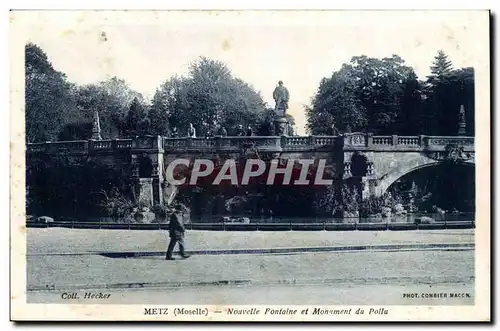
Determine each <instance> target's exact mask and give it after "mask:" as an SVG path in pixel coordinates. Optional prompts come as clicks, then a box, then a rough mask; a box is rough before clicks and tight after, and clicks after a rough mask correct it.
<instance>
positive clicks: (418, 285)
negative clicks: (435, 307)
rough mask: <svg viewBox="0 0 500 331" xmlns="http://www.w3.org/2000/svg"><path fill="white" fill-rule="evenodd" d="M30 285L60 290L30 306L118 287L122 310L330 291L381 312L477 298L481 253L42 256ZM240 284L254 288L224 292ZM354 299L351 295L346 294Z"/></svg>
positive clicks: (31, 268)
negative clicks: (407, 301)
mask: <svg viewBox="0 0 500 331" xmlns="http://www.w3.org/2000/svg"><path fill="white" fill-rule="evenodd" d="M27 280H28V288H29V289H32V290H39V289H44V288H53V289H55V290H54V291H52V292H51V293H45V294H43V293H40V292H38V291H29V293H28V299H29V300H30V301H31V300H44V299H48V298H51V299H54V300H56V302H61V301H63V300H61V299H60V295H61V294H62V293H64V292H71V291H79V290H88V291H92V290H93V289H105V288H106V287H108V288H109V287H111V290H117V289H120V288H121V289H122V291H119V292H117V293H122V294H123V296H121V298H122V299H117V297H116V296H114V299H113V300H123V302H122V303H134V301H136V300H140V299H141V298H146V297H148V293H149V294H151V295H152V297H156V298H157V299H158V300H160V301H161V300H162V299H161V298H162V296H161V294H160V293H165V291H166V290H165V289H168V291H167V292H168V293H169V294H168V297H169V298H171V299H172V300H174V301H177V300H180V301H183V300H184V301H185V300H188V301H190V300H196V302H193V301H191V302H192V303H193V304H194V303H201V302H205V301H206V300H209V299H211V298H216V297H217V296H222V297H223V298H225V299H224V300H226V301H225V302H229V303H232V304H237V303H239V302H240V301H241V302H244V303H254V304H259V303H268V302H267V300H269V299H272V300H274V301H276V302H275V303H276V304H279V303H282V304H285V303H287V302H289V301H290V300H299V301H300V298H301V297H310V295H308V294H307V293H308V292H309V291H313V292H314V291H316V292H318V293H320V294H318V295H319V298H325V295H327V294H326V293H327V292H325V293H323V294H321V288H325V289H326V288H328V289H330V290H331V291H332V297H331V298H330V299H328V300H343V299H342V297H343V296H350V297H351V299H349V300H354V301H356V300H358V299H359V302H353V304H362V303H365V304H368V303H370V304H381V302H383V303H387V302H391V300H396V302H394V303H393V304H400V303H401V300H402V297H401V295H402V293H403V292H405V293H406V292H409V291H416V292H419V291H429V290H431V291H432V289H431V288H430V287H429V286H432V288H434V289H436V288H438V289H439V288H440V287H442V286H444V287H445V288H446V289H445V291H449V290H450V291H459V292H463V291H467V292H468V293H470V295H471V296H473V292H472V288H473V284H474V251H473V250H460V251H408V252H349V253H300V254H292V255H274V254H272V255H229V256H221V255H215V256H192V257H191V258H190V259H188V260H184V261H182V260H179V261H165V260H163V259H162V258H159V257H147V258H132V259H114V258H107V257H102V256H96V255H83V256H35V257H28V277H27ZM234 282H237V283H239V284H245V285H246V286H251V287H235V286H230V285H225V284H231V283H234ZM200 284H202V285H204V286H201V287H200V286H199V285H200ZM215 284H222V285H215ZM294 284H295V285H294ZM322 284H324V285H323V286H320V285H322ZM307 285H311V286H312V287H311V286H307ZM129 286H133V287H147V288H146V289H145V291H143V292H129V291H130V290H129V289H123V288H124V287H129ZM179 286H182V290H181V291H179V290H178V289H179ZM153 287H159V288H161V289H163V292H161V291H160V292H159V291H158V290H157V289H153ZM186 288H188V289H187V290H186ZM271 289H277V292H276V291H274V292H275V293H277V294H276V295H271V293H272V292H273V291H271ZM388 289H390V290H388ZM370 291H375V292H370ZM274 292H273V293H274ZM350 292H352V293H351V294H352V295H351V294H349V295H348V294H346V293H350ZM245 293H246V294H245ZM311 293H312V292H311ZM342 293H344V294H342ZM363 293H366V294H365V295H363ZM368 293H371V294H370V295H368ZM118 298H120V296H118ZM183 298H185V299H183ZM147 300H148V301H147V302H149V299H147ZM155 300H156V299H155ZM169 300H170V299H169ZM232 300H234V302H231V301H232ZM467 300H471V299H470V298H468V299H467ZM461 302H462V301H461ZM436 303H438V304H445V303H446V301H443V300H439V301H436Z"/></svg>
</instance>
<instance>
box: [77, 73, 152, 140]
mask: <svg viewBox="0 0 500 331" xmlns="http://www.w3.org/2000/svg"><path fill="white" fill-rule="evenodd" d="M134 100H137V102H139V103H141V105H142V106H143V107H145V102H144V99H143V96H142V95H141V94H140V93H138V92H136V91H134V90H132V89H131V88H130V87H129V86H128V85H127V83H126V82H125V81H124V80H122V79H119V78H116V77H113V78H111V79H109V80H105V81H101V82H99V83H97V84H89V85H84V86H81V87H79V89H78V92H77V105H78V110H79V112H80V114H81V115H80V116H81V117H82V118H83V120H82V121H81V123H91V122H92V117H93V114H94V111H96V110H97V111H98V112H99V119H100V124H101V135H102V137H103V138H104V139H111V138H118V137H120V136H122V135H124V134H125V132H124V130H126V125H124V123H125V121H126V118H127V116H128V113H129V108H130V105H131V104H132V102H133V101H134ZM88 138H89V137H87V138H86V139H88Z"/></svg>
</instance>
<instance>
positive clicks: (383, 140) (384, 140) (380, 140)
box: [372, 136, 392, 145]
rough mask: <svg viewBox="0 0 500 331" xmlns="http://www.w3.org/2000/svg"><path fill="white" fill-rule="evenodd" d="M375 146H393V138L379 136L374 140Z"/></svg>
mask: <svg viewBox="0 0 500 331" xmlns="http://www.w3.org/2000/svg"><path fill="white" fill-rule="evenodd" d="M372 144H373V145H392V137H391V136H378V137H373V138H372Z"/></svg>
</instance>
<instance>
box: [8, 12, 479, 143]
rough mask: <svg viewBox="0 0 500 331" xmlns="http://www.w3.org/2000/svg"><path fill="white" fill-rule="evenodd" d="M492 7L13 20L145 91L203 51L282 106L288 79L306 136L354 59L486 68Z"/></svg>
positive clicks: (25, 16) (420, 68)
mask: <svg viewBox="0 0 500 331" xmlns="http://www.w3.org/2000/svg"><path fill="white" fill-rule="evenodd" d="M487 17H488V13H487V12H484V11H483V12H479V11H476V12H470V11H469V12H467V11H452V12H450V11H433V12H424V11H422V12H419V11H406V12H395V11H377V12H375V11H359V12H351V11H320V12H312V11H310V12H298V11H296V12H293V11H292V12H258V11H257V12H231V11H226V12H210V11H207V12H186V11H185V12H130V11H129V12H49V11H47V12H38V13H37V12H22V13H17V16H14V17H13V18H11V25H12V24H14V25H15V24H18V27H22V29H20V30H19V31H21V30H22V32H20V36H21V35H22V36H23V37H24V38H26V40H27V41H31V42H34V43H36V44H37V45H39V46H40V47H41V48H42V49H43V50H44V51H45V52H46V53H47V55H48V57H49V59H50V60H51V62H52V64H53V66H54V67H55V68H56V69H58V70H60V71H63V72H64V73H66V74H67V77H68V79H69V80H71V81H73V82H75V83H78V84H87V83H94V82H97V81H100V80H104V79H107V78H111V77H113V76H117V77H119V78H122V79H124V80H125V81H126V82H127V83H128V84H129V85H130V86H131V87H132V88H133V89H135V90H137V91H138V92H140V93H142V94H143V95H144V96H145V97H146V98H151V97H152V96H153V95H154V92H155V90H156V88H157V87H158V86H159V85H160V84H161V83H162V82H163V81H165V80H167V79H168V78H169V77H171V76H173V75H185V74H186V73H187V72H188V66H189V64H190V63H192V62H193V61H195V60H196V59H197V58H199V57H200V56H205V57H209V58H212V59H215V60H220V61H223V62H224V63H226V64H227V66H228V67H229V68H230V70H231V71H232V73H233V75H234V76H236V77H239V78H241V79H243V80H244V81H246V82H247V83H249V84H250V85H252V86H253V87H254V88H255V89H256V90H257V91H259V92H260V93H261V95H262V97H263V98H264V101H266V102H267V103H269V104H270V105H272V106H274V101H273V99H272V92H273V89H274V88H275V86H276V84H277V82H278V81H279V80H282V81H283V82H284V85H285V86H286V87H287V88H288V90H289V92H290V105H289V106H290V109H289V112H290V113H291V114H292V115H293V116H294V117H295V121H296V130H297V131H298V133H299V134H304V133H305V122H306V120H305V113H304V105H307V104H310V101H311V98H312V97H313V96H314V94H315V92H316V90H317V88H318V86H319V82H320V81H321V79H322V78H324V77H329V76H331V74H332V72H334V71H336V70H338V69H339V68H340V67H341V66H342V64H343V63H347V62H349V60H350V59H351V58H352V57H353V56H359V55H367V56H370V57H378V58H382V57H386V56H391V55H393V54H397V55H399V56H401V57H402V58H403V59H404V60H405V62H406V64H408V65H410V66H412V67H413V68H414V69H415V71H416V73H417V75H418V76H419V78H421V79H425V77H426V76H427V75H428V74H429V67H430V65H431V63H432V60H433V58H434V56H435V55H436V53H437V51H438V50H440V49H441V50H443V51H444V52H445V53H446V54H447V55H448V56H449V58H450V60H451V61H452V62H453V65H454V67H455V68H459V67H469V66H472V67H477V66H480V65H485V64H484V63H483V62H484V58H485V57H484V51H488V48H487V47H486V48H485V45H486V46H487V45H488V21H487Z"/></svg>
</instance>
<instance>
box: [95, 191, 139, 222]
mask: <svg viewBox="0 0 500 331" xmlns="http://www.w3.org/2000/svg"><path fill="white" fill-rule="evenodd" d="M103 194H104V197H105V198H104V200H103V202H102V203H101V207H102V208H103V209H104V210H105V211H106V213H107V215H108V216H110V217H112V218H113V220H115V221H117V222H120V221H124V219H125V218H126V216H129V215H130V214H131V213H132V211H133V209H134V203H133V202H132V201H131V200H129V199H127V198H126V197H125V196H124V195H122V194H120V192H119V191H118V190H117V189H113V190H112V191H111V193H109V194H108V193H107V192H103Z"/></svg>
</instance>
